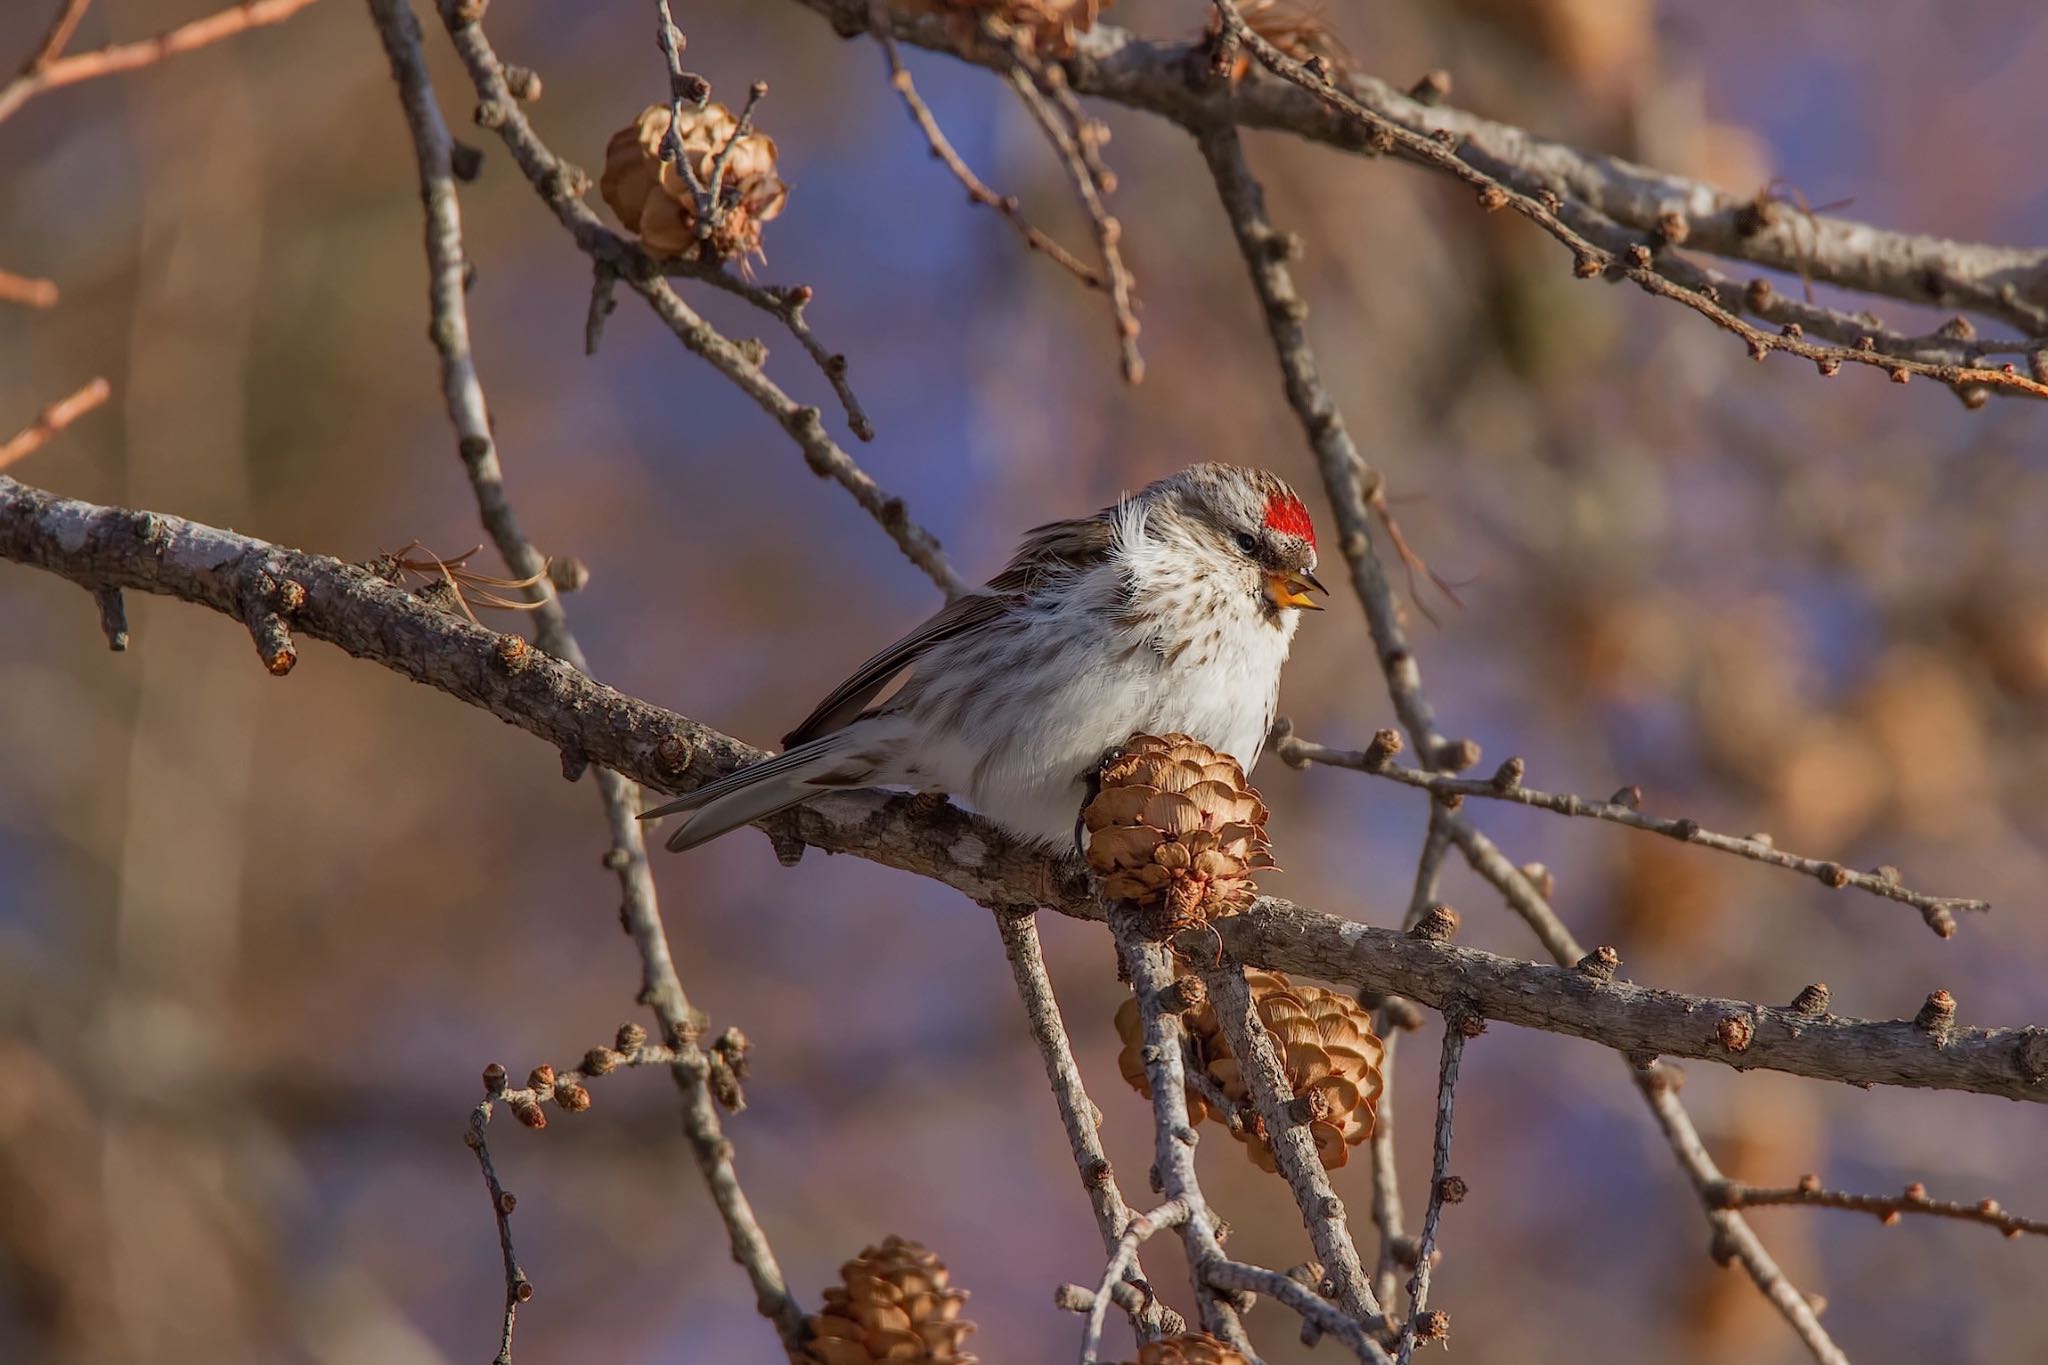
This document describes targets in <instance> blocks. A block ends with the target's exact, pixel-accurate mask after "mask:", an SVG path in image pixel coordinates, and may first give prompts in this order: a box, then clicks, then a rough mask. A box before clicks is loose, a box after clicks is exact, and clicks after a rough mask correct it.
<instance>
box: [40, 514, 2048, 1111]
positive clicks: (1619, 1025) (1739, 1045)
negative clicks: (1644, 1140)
mask: <svg viewBox="0 0 2048 1365" xmlns="http://www.w3.org/2000/svg"><path fill="white" fill-rule="evenodd" d="M0 558H4V559H12V560H16V561H18V562H21V563H24V564H28V565H31V566H33V567H37V568H42V569H47V570H49V571H50V572H52V573H55V574H58V575H61V576H62V577H64V578H67V579H70V580H71V581H73V582H75V583H78V584H80V585H81V586H83V587H85V588H87V589H88V590H91V591H93V592H102V591H105V590H108V589H121V588H130V589H135V590H138V591H143V592H152V593H157V594H161V595H165V596H171V597H176V598H180V599H182V600H185V601H188V602H193V603H197V604H199V605H203V606H206V607H210V608H212V609H213V610H215V611H218V612H221V613H223V614H225V615H227V616H228V617H229V618H231V619H233V620H237V621H239V620H242V619H243V604H244V602H245V601H246V600H247V599H248V597H249V596H250V594H251V593H252V591H254V589H255V586H256V585H258V584H260V583H261V581H262V580H263V579H264V578H266V577H267V578H268V579H269V580H270V581H271V583H272V587H271V588H270V589H269V592H270V594H271V597H272V600H276V601H278V602H279V603H280V604H281V607H280V613H279V614H280V615H281V616H282V617H283V618H284V621H285V623H286V624H287V625H288V627H289V628H290V630H292V631H294V632H296V633H298V634H299V635H302V636H305V637H308V638H311V639H316V640H325V641H328V642H329V643H331V644H335V645H338V646H340V647H341V648H342V649H344V650H346V651H347V652H348V653H350V654H353V655H355V656H357V657H358V658H364V659H369V660H372V661H374V662H376V663H380V664H382V665H384V666H385V667H387V668H389V669H392V670H393V671H395V672H397V673H399V674H401V675H403V676H405V677H408V678H411V679H413V680H414V681H416V682H421V683H425V684H427V685H428V686H431V687H434V688H436V689H438V690H440V691H443V692H446V693H448V694H449V695H450V696H453V697H457V698H459V699H461V700H463V701H466V702H468V703H470V704H471V705H473V706H477V707H480V708H482V709H484V710H486V711H489V712H490V713H491V714H492V715H495V716H497V717H498V718H500V719H501V720H504V721H506V722H507V723H509V724H512V725H516V726H518V727H519V728H520V729H523V730H525V731H527V732H528V733H530V734H533V735H537V736H539V737H540V738H541V739H544V740H546V741H547V742H548V743H550V744H552V745H554V746H555V747H556V748H558V749H560V750H562V751H563V752H564V753H565V754H568V755H572V756H574V757H576V758H578V759H581V760H586V761H588V762H592V763H597V764H600V765H602V766H604V767H608V768H611V769H613V770H614V771H616V772H619V773H622V774H624V775H625V776H628V777H631V778H633V779H635V780H636V781H639V782H642V783H644V784H646V785H648V786H650V787H654V788H656V789H658V790H661V791H666V792H675V793H681V792H685V791H688V790H690V789H691V788H693V787H696V786H698V785H700V784H702V783H704V782H707V781H709V780H711V779H712V778H714V777H718V776H721V775H723V774H725V773H728V772H730V771H732V770H733V769H735V768H737V767H740V766H742V765H743V764H747V763H751V762H753V761H755V760H757V759H758V758H760V757H761V751H760V750H758V749H755V748H753V747H752V746H750V745H747V744H744V743H742V742H741V741H739V740H736V739H734V738H732V737H731V736H729V735H726V734H722V733H720V732H719V731H717V730H714V729H711V728H710V727H708V726H705V725H701V724H699V723H698V722H696V721H693V720H691V719H690V718H688V717H687V716H682V715H678V714H677V713H675V712H673V711H667V710H663V709H662V708H660V707H657V706H652V705H650V704H648V703H647V702H644V701H640V700H638V699H636V698H633V697H629V696H626V695H625V694H623V693H621V692H619V691H617V690H615V689H613V688H610V687H606V686H605V685H604V684H602V683H599V682H595V681H593V680H591V679H590V678H588V677H585V676H584V675H583V674H581V673H579V672H577V671H576V670H575V669H574V668H572V667H570V666H569V665H567V664H565V663H562V662H561V661H559V660H556V659H553V658H550V657H549V656H548V655H547V654H545V653H544V652H542V651H540V650H537V649H534V648H532V647H531V646H529V645H528V644H527V643H526V642H525V641H524V640H522V639H520V638H519V637H517V636H511V635H500V634H498V633H497V632H495V631H491V630H487V629H484V628H483V627H480V626H477V625H475V624H473V623H472V622H470V621H467V620H465V619H462V618H461V617H459V616H452V615H449V614H447V613H445V612H442V611H439V610H437V609H436V608H434V607H433V606H431V605H429V604H428V603H426V602H425V601H423V600H421V599H420V598H417V597H414V596H413V595H412V594H410V593H408V592H406V591H404V590H403V589H402V588H400V587H398V586H396V585H394V584H392V583H389V582H387V581H385V580H384V579H382V578H379V577H378V576H376V575H375V574H374V573H372V572H371V571H370V570H369V569H367V568H364V567H361V566H358V565H351V564H345V563H343V562H341V561H340V560H336V559H332V558H328V557H326V556H323V555H310V554H305V553H302V552H300V551H297V550H290V549H286V548H283V547H281V546H277V545H272V544H268V543H266V542H264V541H261V540H256V539H253V538H251V537H248V536H243V535H239V534H236V533H234V532H231V531H222V530H216V529H214V528H212V527H209V526H204V525H201V524H199V523H197V522H193V521H187V520H185V519H183V518H180V517H173V516H167V515H164V514H161V513H155V512H138V511H129V510H126V509H122V508H116V507H102V506H97V505H95V504H92V503H87V502H80V501H75V500H72V499H67V498H60V497H58V496H56V495H54V494H51V493H48V492H44V491H42V490H40V489H35V488H30V487H28V486H26V485H24V484H21V483H18V482H16V481H15V480H13V479H10V478H7V477H5V476H4V475H0ZM764 827H765V828H766V829H767V830H768V832H769V834H770V835H771V837H773V838H775V839H776V840H777V841H778V844H779V845H780V846H781V847H782V848H783V849H784V850H789V849H792V848H795V847H796V846H797V845H799V844H808V845H810V846H813V847H816V848H819V849H823V850H825V851H827V852H835V853H852V854H855V855H857V856H859V857H862V858H866V859H869V860H871V861H874V862H878V863H882V864H884V865H886V866H889V867H895V868H899V869H902V870H904V871H908V872H914V873H917V874H919V875H921V876H926V877H931V878H934V879H935V880H938V881H940V882H943V883H945V884H946V885H948V886H950V887H952V888H954V889H955V890H957V891H959V892H961V893H962V894H963V895H965V896H967V897H968V898H969V899H971V900H973V901H975V902H977V903H978V904H981V905H984V906H987V907H989V908H991V909H1013V910H1014V909H1023V908H1028V907H1032V906H1040V905H1043V906H1048V907H1050V908H1052V909H1055V910H1058V911H1059V912H1061V913H1063V914H1067V915H1071V916H1074V917H1076V918H1081V919H1099V918H1100V917H1101V911H1100V909H1099V907H1098V905H1097V903H1096V901H1095V899H1094V897H1093V895H1092V893H1091V891H1090V888H1089V886H1088V879H1087V873H1086V871H1085V869H1083V868H1082V867H1081V866H1080V865H1079V863H1078V862H1077V861H1074V860H1066V861H1048V860H1047V859H1046V858H1045V857H1044V856H1043V855H1042V854H1040V853H1039V852H1037V851H1035V850H1034V849H1033V848H1031V847H1030V846H1027V845H1024V844H1021V843H1019V842H1018V841H1017V840H1015V839H1013V838H1011V837H1010V836H1009V835H1007V834H1005V833H1004V832H1003V831H1002V830H1000V829H998V828H997V827H996V826H994V825H991V824H989V823H988V822H987V821H984V820H981V819H979V818H978V817H975V816H972V815H969V814H968V813H966V812H964V811H961V810H959V809H957V808H954V807H951V806H946V807H941V808H939V809H937V810H931V809H930V808H929V803H926V802H919V801H917V800H916V799H915V798H913V797H910V796H907V795H893V794H889V793H884V792H873V791H865V792H846V793H834V794H831V795H828V796H824V797H821V798H819V799H817V800H815V801H813V802H811V803H810V804H808V805H806V806H803V807H799V808H797V809H795V810H793V811H790V812H786V813H785V814H783V815H781V816H777V817H775V818H773V819H771V820H769V821H766V822H764ZM1217 927H1218V929H1219V930H1220V932H1221V934H1222V937H1223V940H1224V944H1225V946H1226V947H1227V948H1228V949H1229V950H1230V951H1231V952H1232V953H1234V954H1236V955H1237V957H1238V958H1239V959H1241V960H1242V961H1244V962H1247V963H1251V964H1255V965H1258V966H1263V967H1269V968H1274V969H1277V970H1281V971H1288V972H1298V973H1301V974H1302V975H1305V976H1311V977H1315V978H1317V979H1320V980H1325V981H1334V982H1341V983H1343V984H1345V985H1346V986H1349V987H1352V988H1355V989H1361V990H1368V991H1373V992H1377V993H1380V994H1387V995H1401V996H1405V997H1407V998H1409V999H1411V1000H1416V1001H1419V1002H1421V1003H1423V1004H1426V1005H1429V1006H1431V1007H1437V1008H1440V1007H1441V1006H1442V1005H1443V1004H1444V1002H1446V1001H1448V1000H1451V999H1454V998H1455V999H1458V1000H1459V1001H1461V1002H1462V1003H1463V1004H1464V1005H1465V1007H1466V1008H1467V1009H1469V1010H1470V1011H1471V1012H1472V1013H1474V1014H1477V1015H1480V1016H1483V1017H1485V1018H1488V1019H1496V1020H1499V1021H1501V1022H1503V1023H1509V1024H1517V1025H1522V1026H1525V1027H1530V1028H1538V1029H1543V1030H1546V1031H1549V1032H1552V1033H1561V1034H1567V1035H1570V1036H1572V1037H1578V1038H1584V1039H1587V1040H1589V1041H1591V1042H1595V1043H1599V1044H1601V1045H1603V1046H1606V1047H1611V1048H1615V1049H1618V1050H1620V1051H1623V1052H1625V1053H1631V1054H1636V1055H1639V1056H1657V1055H1664V1056H1675V1057H1693V1058H1700V1059H1703V1060H1707V1061H1713V1062H1719V1063H1721V1064H1723V1065H1727V1066H1733V1067H1737V1068H1762V1069H1766V1070H1774V1071H1784V1072H1789V1073H1792V1074H1794V1075H1801V1076H1810V1077H1814V1078H1817V1079H1821V1080H1833V1081H1841V1082H1845V1083H1848V1084H1851V1085H1863V1086H1867V1085H1899V1086H1910V1087H1918V1088H1924V1089H1939V1090H1971V1091H1977V1092H1980V1093H1983V1094H1990V1095H2003V1096H2006V1097H2008V1098H2011V1099H2017V1100H2027V1101H2032V1102H2034V1103H2043V1102H2048V1028H2039V1027H2036V1028H2017V1029H2015V1028H1999V1029H1984V1028H1971V1027H1964V1026H1961V1025H1958V1024H1957V1023H1955V1021H1954V1017H1953V1013H1952V1005H1950V1007H1949V1009H1946V1010H1934V1009H1928V1008H1923V1009H1922V1010H1921V1011H1920V1012H1919V1015H1918V1016H1917V1017H1916V1018H1914V1019H1900V1020H1887V1021H1866V1020H1860V1019H1850V1018H1843V1017H1838V1016H1834V1015H1830V1014H1828V1013H1826V1012H1825V1010H1824V1009H1823V1010H1819V1011H1814V1010H1811V1009H1809V1008H1799V1007H1789V1006H1788V1007H1782V1008H1780V1007H1770V1006H1763V1005H1757V1004H1751V1003H1747V1002H1744V1001H1740V1000H1723V999H1715V998H1711V997H1705V996H1696V995H1685V994H1680V993H1678V992H1674V991H1661V990H1651V989H1647V988H1645V987H1641V986H1635V985H1631V984H1628V983H1626V982H1621V981H1615V980H1611V979H1607V978H1608V977H1610V976H1611V970H1612V969H1611V967H1610V968H1608V969H1606V970H1604V971H1603V970H1590V971H1581V970H1574V969H1570V968H1560V967H1552V966H1542V965H1538V964H1535V963H1530V962H1522V961H1517V960H1515V959H1511V958H1505V957H1498V956H1495V955H1494V954H1491V953H1483V952H1476V951H1473V950H1470V949H1463V948H1454V947H1449V946H1446V945H1441V944H1436V943H1430V942H1426V941H1424V940H1421V939H1417V938H1412V937H1409V936H1408V935H1405V934H1401V933H1398V932H1395V931H1393V930H1389V929H1378V928H1373V927H1371V926H1369V925H1364V924H1358V923H1355V922H1353V921H1349V920H1345V919H1340V918H1338V917H1336V916H1333V915H1326V914H1321V913H1318V912H1316V911H1313V910H1308V909H1304V908H1302V907H1300V906H1295V905H1290V904H1289V903H1287V902H1286V901H1282V900H1277V899H1274V898H1271V897H1263V898H1261V899H1260V900H1259V901H1258V902H1257V903H1256V905H1255V906H1254V907H1253V908H1252V909H1251V910H1249V911H1248V912H1246V913H1245V914H1242V915H1238V916H1235V917H1232V918H1229V919H1225V920H1222V921H1219V922H1218V926H1217ZM1204 941H1205V943H1206V944H1207V950H1208V951H1211V952H1213V951H1214V940H1213V939H1206V937H1205V940H1204ZM1936 995H1937V996H1938V997H1939V998H1940V999H1942V1000H1943V1001H1946V1000H1947V996H1946V994H1945V993H1942V992H1937V993H1936Z"/></svg>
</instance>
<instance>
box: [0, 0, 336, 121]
mask: <svg viewBox="0 0 2048 1365" xmlns="http://www.w3.org/2000/svg"><path fill="white" fill-rule="evenodd" d="M312 3H313V0H242V3H240V4H235V5H230V6H228V7H227V8H226V9H223V10H220V11H219V12H217V13H214V14H209V15H207V16H206V17H204V18H202V19H194V20H192V21H191V22H190V23H186V24H180V25H178V26H177V27H176V28H172V29H166V30H165V31H164V32H162V33H160V34H158V35H157V36H156V37H154V38H145V39H143V40H141V41H140V42H133V43H115V44H113V45H111V46H108V47H103V48H99V49H96V50H94V51H91V52H75V53H72V54H71V55H70V56H68V57H57V58H54V59H42V60H38V61H36V62H32V63H31V64H30V66H29V68H28V69H26V70H24V71H23V72H22V73H21V74H20V75H18V76H16V77H15V78H14V79H13V80H11V81H9V82H7V84H6V85H4V86H0V122H5V121H6V119H7V118H8V116H9V115H11V114H13V113H14V111H15V110H17V109H19V108H21V106H22V105H24V104H26V103H27V102H28V101H29V100H30V99H32V98H34V97H35V96H37V95H40V94H42V93H43V92H44V91H46V90H55V89H57V88H58V87H60V86H66V85H76V84H77V83H78V82H80V81H87V80H92V79H94V78H95V77H98V76H113V75H118V74H120V73H121V72H124V71H136V70H140V69H141V68H142V67H145V66H154V65H155V64H156V63H158V62H160V61H162V60H164V59H165V58H166V57H175V56H178V55H180V54H182V53H186V52H191V51H193V50H195V49H197V48H202V47H205V46H207V45H208V44H209V43H217V42H219V41H220V40H221V39H223V38H232V37H234V36H235V35H236V34H238V33H246V32H248V31H249V30H250V29H252V28H262V27H264V26H265V25H268V24H281V23H283V22H284V21H285V20H287V19H289V18H291V17H292V16H293V15H294V14H297V13H298V12H299V11H300V10H302V9H304V8H306V6H308V5H310V4H312ZM65 36H66V37H68V36H69V35H68V34H67V35H65Z"/></svg>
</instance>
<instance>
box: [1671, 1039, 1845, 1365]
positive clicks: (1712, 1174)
mask: <svg viewBox="0 0 2048 1365" xmlns="http://www.w3.org/2000/svg"><path fill="white" fill-rule="evenodd" d="M1634 1071H1635V1078H1636V1088H1637V1089H1638V1090H1640V1091H1641V1092H1642V1094H1643V1097H1644V1098H1645V1099H1647V1100H1648V1101H1649V1104H1650V1112H1651V1113H1652V1114H1654V1115H1655V1116H1656V1119H1657V1124H1658V1126H1659V1127H1660V1128H1662V1129H1663V1130H1664V1137H1665V1139H1666V1140H1667V1141H1668V1142H1669V1143H1670V1144H1671V1150H1672V1151H1673V1153H1675V1154H1676V1155H1677V1157H1678V1164H1679V1165H1680V1167H1682V1168H1683V1169H1684V1171H1685V1173H1686V1175H1687V1176H1688V1177H1690V1178H1691V1180H1692V1183H1693V1188H1694V1189H1695V1190H1697V1191H1698V1192H1699V1195H1700V1199H1701V1201H1702V1202H1703V1204H1704V1205H1705V1207H1706V1209H1707V1221H1708V1222H1709V1223H1710V1224H1711V1225H1712V1226H1713V1229H1714V1243H1713V1246H1712V1248H1711V1250H1712V1253H1713V1256H1714V1259H1715V1260H1717V1261H1719V1262H1721V1264H1723V1265H1726V1264H1728V1262H1730V1261H1740V1262H1741V1263H1742V1268H1743V1269H1744V1270H1746V1271H1747V1272H1749V1278H1750V1279H1751V1280H1752V1281H1754V1282H1755V1284H1756V1287H1757V1288H1758V1289H1759V1290H1761V1291H1762V1293H1763V1295H1764V1297H1765V1298H1767V1299H1769V1300H1770V1301H1771V1303H1772V1305H1773V1306H1774V1307H1776V1308H1777V1310H1778V1312H1779V1313H1780V1314H1782V1315H1783V1316H1784V1318H1785V1321H1786V1322H1788V1323H1790V1324H1791V1326H1792V1330H1793V1332H1794V1333H1795V1334H1796V1335H1797V1336H1798V1337H1799V1340H1800V1343H1801V1344H1802V1345H1804V1346H1805V1347H1806V1350H1807V1353H1808V1354H1810V1355H1811V1356H1812V1357H1813V1358H1814V1359H1815V1360H1816V1361H1818V1362H1820V1365H1849V1357H1848V1356H1846V1355H1844V1354H1843V1353H1842V1349H1841V1348H1840V1347H1839V1346H1837V1345H1835V1343H1834V1340H1833V1338H1831V1337H1830V1336H1829V1335H1828V1330H1827V1328H1825V1327H1823V1326H1821V1322H1820V1315H1819V1314H1817V1313H1815V1312H1814V1310H1813V1304H1812V1303H1811V1302H1810V1301H1808V1299H1807V1297H1806V1295H1804V1294H1802V1293H1800V1292H1799V1289H1798V1287H1797V1286H1796V1285H1794V1284H1793V1283H1792V1281H1791V1280H1790V1279H1789V1278H1788V1277H1787V1276H1786V1274H1785V1272H1784V1270H1783V1269H1781V1268H1780V1267H1779V1265H1778V1262H1777V1260H1776V1258H1775V1257H1773V1256H1772V1255H1771V1253H1770V1251H1769V1250H1768V1249H1767V1248H1766V1247H1765V1246H1764V1244H1763V1242H1762V1241H1761V1240H1760V1239H1759V1238H1758V1237H1757V1235H1756V1233H1755V1232H1754V1231H1753V1230H1752V1229H1751V1228H1750V1226H1749V1223H1748V1221H1747V1220H1746V1219H1744V1218H1743V1216H1742V1215H1741V1214H1739V1213H1736V1212H1735V1211H1734V1210H1732V1209H1722V1208H1717V1207H1715V1205H1714V1202H1713V1194H1712V1192H1713V1191H1715V1190H1717V1189H1719V1188H1720V1187H1721V1186H1722V1184H1723V1183H1725V1178H1724V1177H1723V1176H1722V1174H1721V1168H1720V1167H1718V1166H1716V1165H1715V1164H1714V1158H1713V1157H1712V1156H1711V1155H1710V1154H1709V1153H1708V1152H1707V1145H1706V1144H1705V1143H1704V1142H1702V1141H1700V1135H1699V1130H1698V1129H1697V1128H1695V1127H1693V1122H1692V1116H1691V1115H1690V1114H1688V1113H1686V1112H1685V1106H1684V1105H1683V1104H1681V1103H1680V1102H1679V1099H1678V1087H1679V1085H1680V1084H1681V1083H1682V1081H1683V1079H1684V1075H1683V1073H1682V1072H1680V1071H1679V1070H1678V1068H1677V1067H1674V1066H1671V1065H1669V1064H1667V1063H1664V1062H1652V1063H1651V1064H1650V1065H1649V1066H1646V1067H1638V1068H1634Z"/></svg>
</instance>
